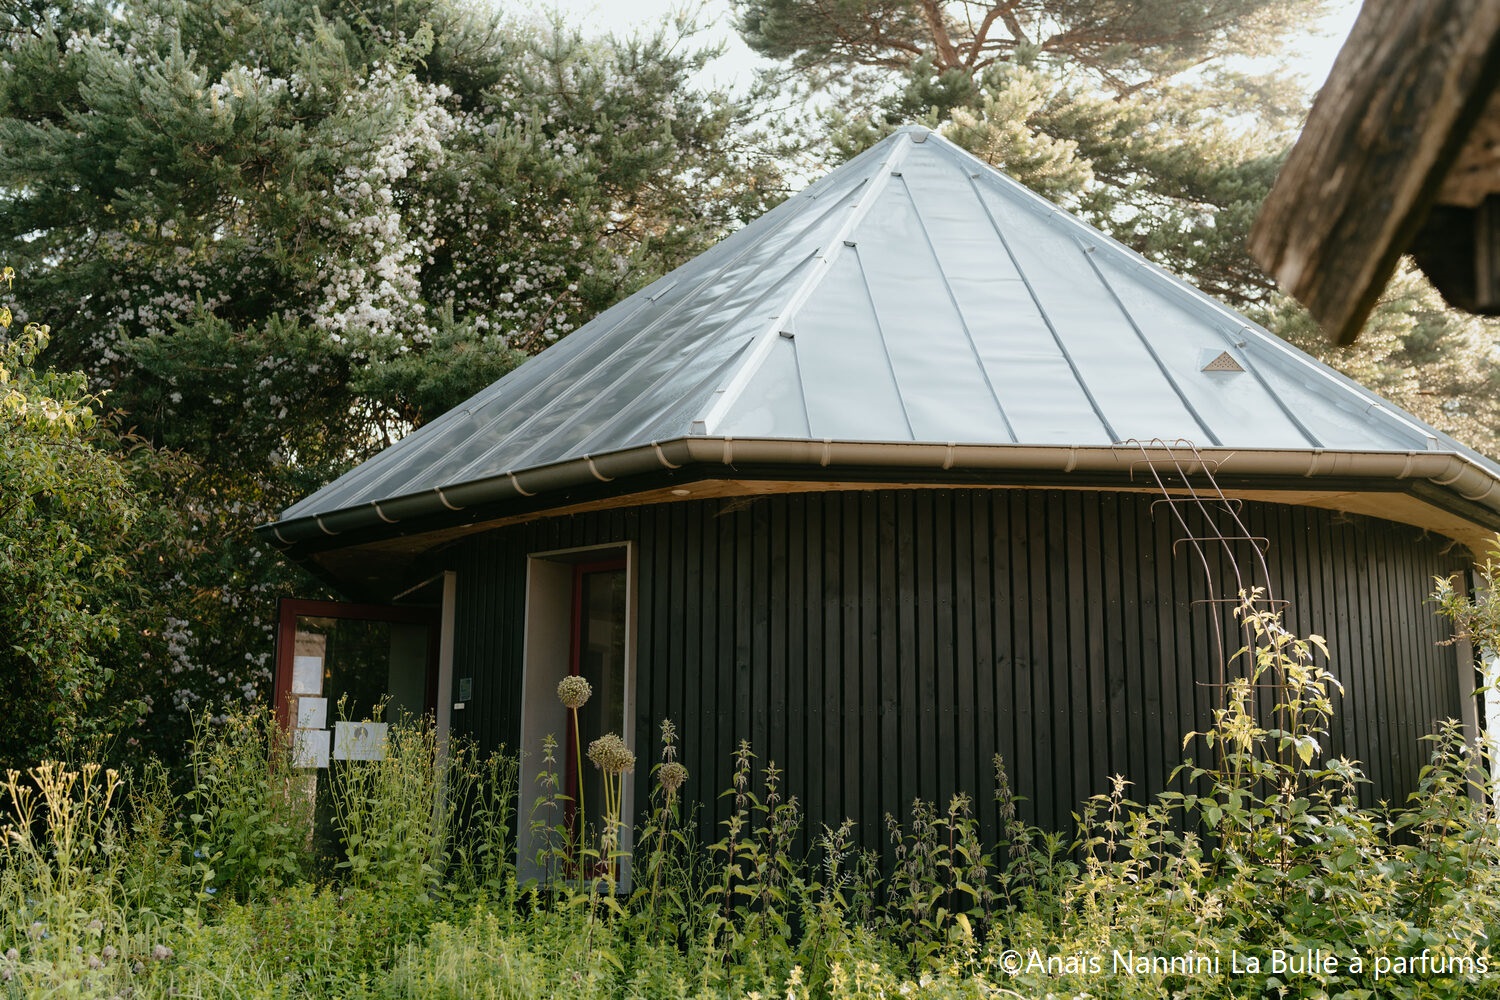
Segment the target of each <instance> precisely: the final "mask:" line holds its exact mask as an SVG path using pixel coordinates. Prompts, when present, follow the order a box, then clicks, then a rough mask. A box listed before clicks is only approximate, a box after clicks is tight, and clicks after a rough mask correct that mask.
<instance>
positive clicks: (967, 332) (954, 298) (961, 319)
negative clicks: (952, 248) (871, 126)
mask: <svg viewBox="0 0 1500 1000" xmlns="http://www.w3.org/2000/svg"><path fill="white" fill-rule="evenodd" d="M901 187H902V189H903V190H904V191H905V192H906V198H907V200H908V201H910V202H911V205H912V214H913V215H914V216H915V217H916V220H917V227H918V228H919V229H921V230H922V238H923V239H924V240H926V241H927V249H928V252H930V253H931V254H932V259H933V261H934V262H935V263H936V264H937V271H938V275H939V276H940V277H941V278H942V279H943V289H944V290H945V291H947V293H948V301H949V302H951V303H953V312H954V314H955V315H956V316H957V317H958V325H959V326H961V327H962V328H963V331H964V340H965V341H966V342H967V343H968V345H969V353H970V355H972V356H973V358H974V364H975V365H976V366H977V367H978V368H979V377H980V378H981V379H983V380H984V387H985V388H986V389H988V390H989V393H990V398H991V399H993V400H994V401H995V409H996V410H998V411H999V413H1000V422H1001V423H1002V424H1004V425H1005V433H1007V434H1009V435H1010V439H1011V441H1013V442H1015V443H1017V444H1019V443H1020V441H1021V438H1020V436H1019V435H1018V434H1016V428H1015V425H1013V424H1012V423H1011V422H1010V415H1009V414H1007V413H1006V412H1005V404H1004V403H1002V402H1001V401H1000V394H999V393H998V392H996V391H995V383H994V382H992V381H991V380H990V370H989V367H988V366H987V365H986V364H985V363H984V357H983V356H982V355H981V354H980V353H979V345H978V344H976V343H975V342H974V331H973V330H971V329H969V320H968V317H966V316H965V315H964V310H963V307H962V306H961V305H959V302H958V295H957V294H955V293H954V291H953V283H952V282H951V281H949V280H948V269H947V268H945V267H944V266H943V259H942V257H940V256H939V255H938V251H937V244H936V243H934V242H933V239H932V232H931V230H929V229H928V227H927V220H926V219H925V218H923V216H922V212H921V211H920V210H919V209H918V208H917V200H916V198H914V197H913V196H912V191H911V184H910V183H909V182H908V181H907V179H906V176H905V175H904V174H903V175H902V176H901Z"/></svg>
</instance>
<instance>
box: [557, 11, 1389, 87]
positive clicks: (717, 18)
mask: <svg viewBox="0 0 1500 1000" xmlns="http://www.w3.org/2000/svg"><path fill="white" fill-rule="evenodd" d="M529 5H530V6H531V7H532V9H533V10H536V11H547V10H553V9H555V10H557V11H560V12H561V13H562V15H563V18H564V20H565V21H567V22H568V23H570V24H573V25H576V26H577V27H579V28H582V29H583V30H584V32H585V33H586V34H605V33H611V32H612V33H615V34H629V33H630V32H631V31H632V30H636V29H645V30H650V29H651V28H652V27H654V26H656V25H659V24H662V23H663V22H664V21H666V20H667V19H669V18H671V17H672V16H673V14H674V13H676V12H679V11H684V10H687V11H693V10H697V11H700V14H699V18H700V22H701V23H702V24H703V25H704V26H705V29H706V30H705V31H704V33H703V34H702V35H701V36H700V37H701V38H702V39H703V40H704V41H705V42H712V41H722V42H723V43H724V44H725V47H726V48H725V53H724V55H723V56H721V57H719V58H718V59H717V60H715V61H714V62H713V63H712V64H710V65H709V67H708V68H707V70H706V71H705V75H706V80H705V81H704V82H705V83H714V84H720V85H726V86H729V87H731V88H733V89H738V88H739V87H740V86H743V85H746V84H748V82H749V79H750V77H751V75H752V74H753V72H754V70H755V66H756V65H757V61H758V60H757V58H756V56H755V55H754V54H753V53H752V52H751V51H750V50H749V48H747V47H746V45H745V43H744V42H742V41H741V40H740V38H739V36H738V35H737V34H735V32H734V29H733V28H732V27H731V26H730V13H729V0H531V3H530V4H529ZM1332 8H1333V9H1332V11H1331V12H1330V13H1329V15H1328V16H1327V17H1326V18H1324V19H1323V21H1322V23H1321V24H1320V25H1319V27H1318V29H1317V31H1316V32H1315V33H1312V34H1309V35H1308V36H1307V37H1305V38H1304V39H1303V41H1302V42H1301V43H1300V44H1299V45H1298V46H1296V48H1297V50H1298V51H1297V53H1296V54H1295V55H1294V56H1293V57H1292V58H1290V59H1289V60H1288V62H1289V64H1290V67H1291V68H1292V69H1293V70H1294V71H1296V72H1298V73H1301V74H1302V75H1303V76H1304V77H1306V78H1307V80H1308V85H1309V87H1310V88H1313V89H1315V88H1316V87H1317V86H1319V85H1320V84H1321V83H1322V82H1323V80H1324V79H1325V78H1326V77H1327V76H1328V70H1329V68H1330V67H1331V66H1332V65H1333V60H1334V57H1335V56H1336V55H1338V50H1339V47H1340V46H1341V45H1342V44H1343V42H1344V38H1345V36H1347V35H1348V34H1349V28H1350V27H1351V26H1352V25H1353V24H1354V18H1355V16H1356V15H1358V13H1359V0H1334V2H1333V4H1332Z"/></svg>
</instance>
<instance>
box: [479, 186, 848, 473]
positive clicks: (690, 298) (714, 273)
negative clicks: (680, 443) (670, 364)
mask: <svg viewBox="0 0 1500 1000" xmlns="http://www.w3.org/2000/svg"><path fill="white" fill-rule="evenodd" d="M861 186H862V185H859V186H856V187H855V188H854V189H853V190H852V191H850V192H849V194H851V195H852V194H856V193H857V192H858V191H859V189H860V187H861ZM848 196H849V195H845V197H846V198H847V197H848ZM843 200H844V199H843V198H840V199H839V200H838V201H836V202H835V203H834V205H835V209H830V210H829V211H833V210H836V206H837V205H838V204H841V203H842V202H843ZM824 214H825V215H826V214H827V213H826V212H825V213H824ZM797 219H798V215H797V213H795V212H791V213H788V214H787V215H786V216H785V217H784V218H782V219H781V220H779V221H778V223H777V225H776V227H775V228H774V229H772V230H770V231H769V232H767V233H763V234H760V235H759V236H757V237H756V238H755V239H753V240H748V241H746V243H745V246H744V247H743V248H741V250H740V251H739V253H737V254H735V255H734V256H733V257H731V258H729V259H728V260H727V261H725V262H724V263H723V264H721V265H720V266H718V267H716V268H714V269H713V270H711V271H709V272H708V273H707V274H705V275H704V276H703V278H702V280H701V281H698V282H697V283H696V284H694V285H692V286H691V287H690V288H689V289H688V290H687V291H685V292H684V293H683V295H682V296H681V298H679V299H678V300H677V301H676V302H674V303H672V304H671V305H670V306H668V307H667V308H666V309H664V310H662V312H661V313H660V314H659V315H658V316H656V317H655V318H654V319H653V320H652V321H651V322H650V323H648V324H647V325H646V327H645V328H644V329H642V330H640V331H638V332H637V333H636V336H635V337H632V338H630V340H627V341H626V342H625V343H623V344H621V345H620V346H618V347H616V348H615V349H614V350H613V351H610V352H609V353H608V354H607V355H605V356H604V357H603V358H601V359H600V360H599V361H598V362H596V363H595V364H594V365H592V366H591V367H590V369H589V372H587V373H584V374H585V375H587V374H590V373H593V372H597V371H600V370H606V371H607V370H608V368H609V365H610V362H611V361H612V360H613V359H614V358H615V357H617V356H618V355H619V354H620V352H621V351H624V350H625V349H627V348H628V347H629V346H630V345H631V344H633V343H635V341H636V340H637V339H639V338H640V337H642V336H646V335H649V334H650V333H651V331H653V330H656V329H659V328H661V327H663V326H665V325H666V323H667V321H668V320H669V319H671V318H672V317H673V316H675V315H676V314H677V311H678V310H679V309H680V308H681V307H682V306H684V305H685V304H692V305H699V304H700V303H699V302H698V300H697V299H696V298H695V296H696V295H697V293H698V292H699V291H701V290H702V289H704V288H707V287H709V286H710V285H712V283H713V282H714V280H715V279H717V278H718V277H720V276H721V275H723V274H724V272H725V271H726V270H727V269H728V268H731V267H733V266H734V265H735V264H737V263H738V262H739V261H740V260H742V259H743V258H745V257H746V256H748V255H749V254H750V253H751V251H753V250H756V249H758V248H760V247H762V246H764V245H765V243H766V242H767V241H768V240H770V239H771V238H773V237H775V236H776V235H778V234H780V233H781V232H783V231H784V230H786V229H787V228H788V227H789V226H790V225H791V223H792V222H793V221H795V220H797ZM816 224H817V221H814V222H813V225H816ZM809 228H811V227H809ZM752 277H753V273H752V274H750V275H746V279H745V280H746V281H748V280H750V279H751V278H752ZM653 304H654V301H653ZM671 343H672V339H671V338H664V339H663V340H662V342H661V343H660V344H658V345H657V347H656V349H655V350H653V351H651V352H649V353H648V354H647V355H646V357H644V358H642V359H641V360H640V361H638V362H636V364H635V365H633V366H631V367H630V368H628V369H627V370H626V371H624V372H622V373H621V374H620V375H618V376H617V377H615V378H614V379H613V380H612V381H611V382H610V383H609V385H607V386H605V387H604V388H603V389H602V390H601V391H600V392H598V393H596V394H595V395H603V394H604V393H607V392H608V391H609V390H610V389H613V388H614V387H615V386H617V385H619V384H620V383H621V382H622V381H623V380H625V379H626V378H628V377H629V376H630V374H632V373H633V372H634V371H635V370H636V369H637V368H639V367H640V366H641V365H643V364H645V363H646V362H647V361H649V360H650V359H651V358H653V357H655V356H656V355H657V354H659V353H660V352H661V351H663V350H665V349H666V348H667V347H668V346H669V345H670V344H671ZM582 380H583V379H582V378H580V380H579V381H582ZM528 395H529V393H528ZM524 398H525V397H522V399H524ZM517 402H520V400H518V401H517ZM509 409H510V407H507V408H506V412H508V411H509ZM546 412H547V410H546V409H545V408H541V409H538V410H537V411H536V412H535V413H533V414H532V415H531V416H530V417H528V418H527V419H526V420H525V421H523V422H522V423H521V424H520V425H519V426H517V427H515V428H514V429H513V430H512V432H511V433H512V434H515V433H518V432H519V431H521V430H523V429H524V428H525V427H527V426H528V425H529V424H531V423H532V422H533V421H535V420H537V419H538V418H540V417H541V416H542V415H543V414H544V413H546ZM503 415H504V413H503V412H502V413H501V414H497V415H496V417H495V420H494V421H491V422H490V425H493V423H495V422H496V421H498V420H499V419H500V418H501V416H503ZM568 424H569V421H568V420H563V421H561V422H560V423H559V424H558V425H557V426H556V427H554V428H553V429H552V430H551V431H549V432H548V433H547V434H545V435H544V436H543V437H541V438H540V439H539V440H537V441H534V442H533V443H532V444H531V446H530V447H529V448H527V449H526V450H525V451H524V452H522V453H521V454H519V455H517V456H515V458H514V459H513V460H512V461H511V465H512V466H513V467H514V466H517V465H521V464H524V462H525V461H526V459H527V458H528V457H529V456H530V455H531V454H532V453H534V452H535V451H536V450H537V449H538V448H540V447H542V445H544V444H546V443H547V442H548V441H550V440H551V439H552V438H553V436H555V435H556V434H558V433H560V432H561V431H562V430H563V428H565V427H567V426H568ZM487 426H488V425H487ZM590 436H591V437H592V435H590ZM503 444H504V442H503V441H502V442H499V443H497V444H496V445H495V446H494V447H492V448H489V449H487V450H486V451H485V452H484V453H483V454H481V455H478V456H476V457H475V458H474V459H473V461H471V462H470V463H469V464H468V465H466V466H464V467H463V468H462V469H459V470H458V471H457V472H455V473H454V474H453V477H452V478H453V479H459V480H461V479H462V478H463V477H464V476H465V475H467V474H468V473H469V472H470V471H471V470H473V469H474V467H475V466H478V465H480V464H481V463H483V462H485V461H486V460H488V459H489V458H490V457H491V456H492V455H493V454H494V452H495V448H498V447H501V446H502V445H503ZM580 446H581V445H580Z"/></svg>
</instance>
